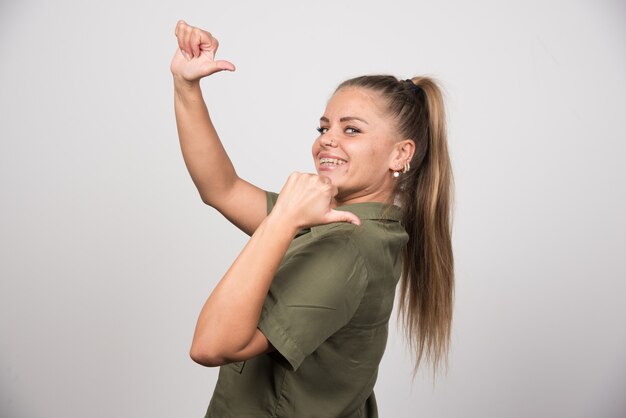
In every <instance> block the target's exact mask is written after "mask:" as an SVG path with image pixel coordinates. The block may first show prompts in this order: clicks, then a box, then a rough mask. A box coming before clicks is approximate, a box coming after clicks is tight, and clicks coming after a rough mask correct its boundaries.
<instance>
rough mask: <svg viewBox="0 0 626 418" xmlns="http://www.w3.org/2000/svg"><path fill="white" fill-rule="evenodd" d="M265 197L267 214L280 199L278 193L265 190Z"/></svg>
mask: <svg viewBox="0 0 626 418" xmlns="http://www.w3.org/2000/svg"><path fill="white" fill-rule="evenodd" d="M265 197H266V200H267V214H268V215H269V213H270V212H271V211H272V209H273V208H274V205H275V204H276V201H277V200H278V193H274V192H268V191H265Z"/></svg>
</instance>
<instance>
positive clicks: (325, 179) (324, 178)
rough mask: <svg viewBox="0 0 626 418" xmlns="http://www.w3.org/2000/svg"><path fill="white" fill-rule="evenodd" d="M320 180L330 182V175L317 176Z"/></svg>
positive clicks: (325, 182)
mask: <svg viewBox="0 0 626 418" xmlns="http://www.w3.org/2000/svg"><path fill="white" fill-rule="evenodd" d="M319 178H320V180H321V181H322V183H324V184H331V183H332V182H333V181H332V180H331V179H330V177H326V176H319Z"/></svg>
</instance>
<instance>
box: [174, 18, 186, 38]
mask: <svg viewBox="0 0 626 418" xmlns="http://www.w3.org/2000/svg"><path fill="white" fill-rule="evenodd" d="M186 25H187V22H185V21H184V20H182V19H181V20H179V21H178V22H176V27H175V28H174V36H178V32H179V31H180V30H181V29H182V27H184V26H186Z"/></svg>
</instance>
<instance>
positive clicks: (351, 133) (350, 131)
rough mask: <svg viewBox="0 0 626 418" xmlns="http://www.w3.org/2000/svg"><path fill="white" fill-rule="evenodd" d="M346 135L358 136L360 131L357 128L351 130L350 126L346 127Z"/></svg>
mask: <svg viewBox="0 0 626 418" xmlns="http://www.w3.org/2000/svg"><path fill="white" fill-rule="evenodd" d="M346 133H347V134H349V135H354V134H360V133H361V131H360V130H359V129H357V128H353V127H352V126H348V127H347V128H346Z"/></svg>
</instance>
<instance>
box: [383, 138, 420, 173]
mask: <svg viewBox="0 0 626 418" xmlns="http://www.w3.org/2000/svg"><path fill="white" fill-rule="evenodd" d="M414 153H415V141H413V140H412V139H405V140H403V141H400V142H398V143H397V144H395V145H394V148H393V152H392V153H391V159H390V161H389V168H390V169H391V170H392V171H399V170H402V168H403V167H404V166H405V164H406V163H408V162H409V161H411V159H413V154H414Z"/></svg>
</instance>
